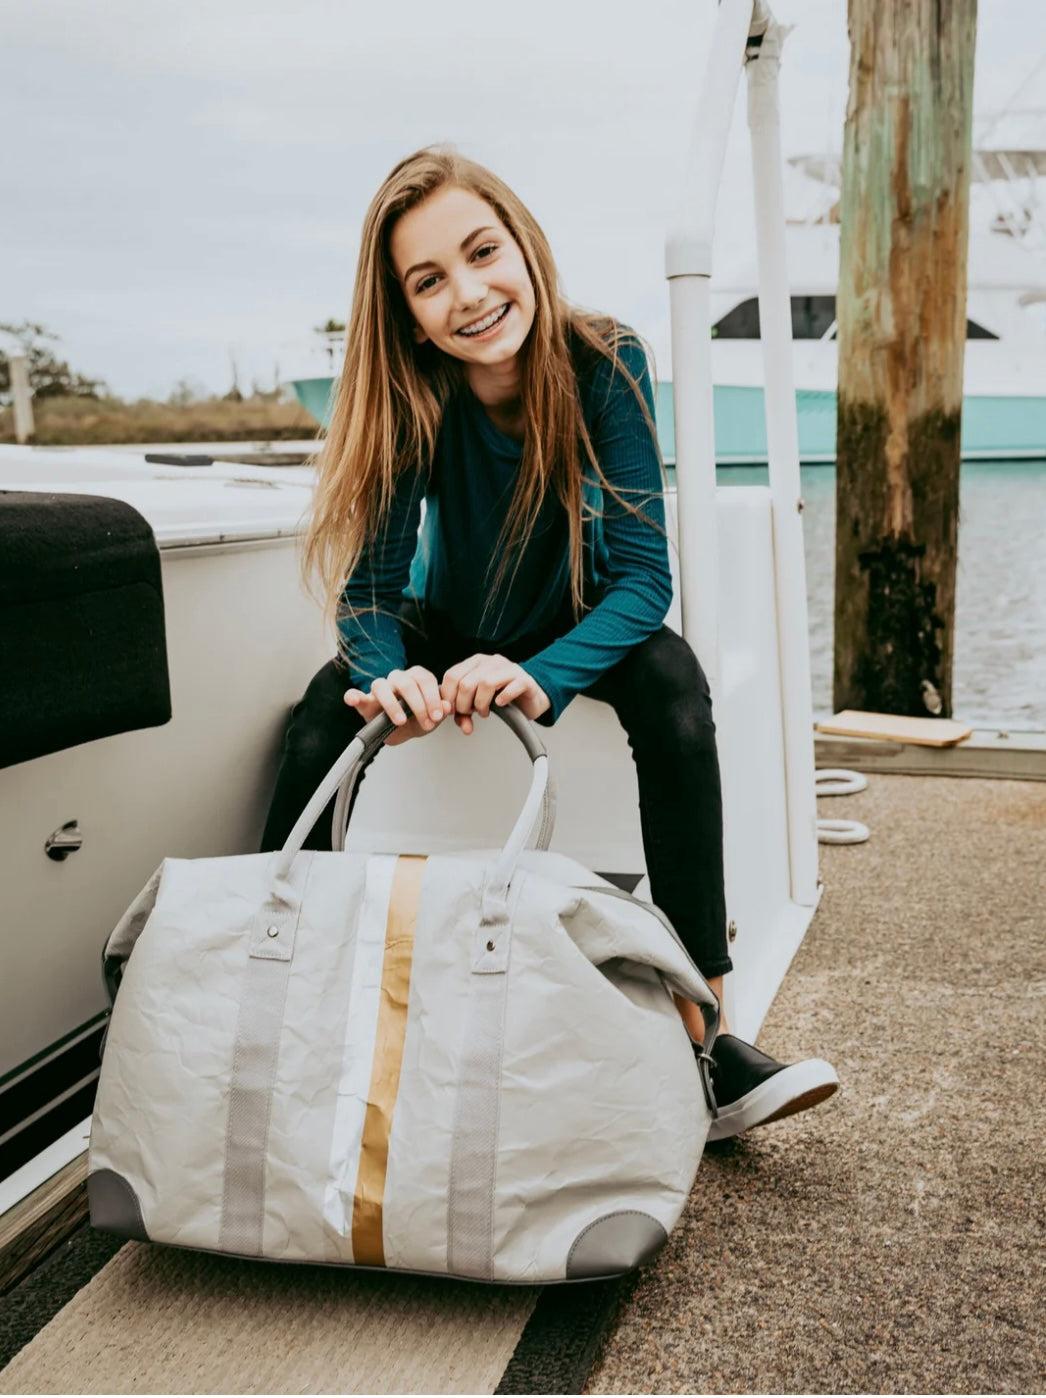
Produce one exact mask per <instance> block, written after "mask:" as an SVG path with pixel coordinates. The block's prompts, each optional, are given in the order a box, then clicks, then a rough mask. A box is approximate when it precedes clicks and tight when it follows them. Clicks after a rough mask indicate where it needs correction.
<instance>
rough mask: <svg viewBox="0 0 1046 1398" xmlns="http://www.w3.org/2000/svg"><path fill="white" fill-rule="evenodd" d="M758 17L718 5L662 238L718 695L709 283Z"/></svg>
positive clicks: (697, 613)
mask: <svg viewBox="0 0 1046 1398" xmlns="http://www.w3.org/2000/svg"><path fill="white" fill-rule="evenodd" d="M751 19H752V0H721V3H720V5H719V8H718V11H717V15H716V24H715V29H714V31H713V35H712V43H711V47H710V50H709V55H708V64H707V67H706V70H705V77H704V81H703V83H702V85H701V94H700V97H699V99H698V106H697V114H696V116H695V118H694V126H693V136H692V138H691V142H690V150H689V153H688V156H687V160H686V168H685V171H684V174H683V188H682V198H681V200H680V203H679V207H678V210H677V213H676V216H675V219H674V221H673V223H672V225H671V227H670V229H669V232H668V236H667V238H666V239H665V276H666V277H667V278H668V285H669V297H670V303H671V317H672V388H673V398H674V405H675V436H676V506H677V519H678V529H679V589H680V604H681V607H682V613H683V635H684V636H685V637H686V639H687V641H688V642H689V643H690V646H691V648H692V649H693V651H694V653H695V654H696V655H697V656H698V658H699V660H700V661H701V664H702V666H703V668H704V671H705V673H706V675H707V676H708V680H709V684H710V686H711V690H712V700H713V703H715V702H716V700H717V699H718V698H719V692H720V658H719V570H718V552H719V550H718V545H717V538H716V481H715V432H714V423H713V410H712V357H711V356H712V344H711V316H710V304H711V303H710V298H709V278H710V277H711V275H712V234H713V229H714V225H715V202H716V196H717V194H718V191H719V182H720V179H721V176H722V171H723V161H724V159H725V157H726V145H727V139H728V137H729V134H730V123H731V118H732V116H733V110H734V102H735V99H736V96H737V89H738V85H739V83H740V80H741V70H742V66H743V60H744V51H745V43H746V41H747V38H748V31H749V26H750V24H751Z"/></svg>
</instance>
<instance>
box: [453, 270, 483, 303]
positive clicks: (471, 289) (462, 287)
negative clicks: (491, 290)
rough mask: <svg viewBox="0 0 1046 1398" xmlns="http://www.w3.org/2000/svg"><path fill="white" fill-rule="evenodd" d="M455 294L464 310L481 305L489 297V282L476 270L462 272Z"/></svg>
mask: <svg viewBox="0 0 1046 1398" xmlns="http://www.w3.org/2000/svg"><path fill="white" fill-rule="evenodd" d="M454 292H455V295H456V297H457V301H458V305H459V306H460V307H461V309H462V310H466V311H467V310H468V309H469V308H470V307H471V306H481V305H482V304H483V302H484V301H485V300H486V298H487V284H486V282H485V281H483V280H482V279H481V278H480V277H478V276H476V274H475V273H474V272H462V273H461V274H460V275H459V277H458V280H457V283H456V284H455V288H454Z"/></svg>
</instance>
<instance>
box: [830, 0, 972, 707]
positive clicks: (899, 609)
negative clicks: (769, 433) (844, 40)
mask: <svg viewBox="0 0 1046 1398" xmlns="http://www.w3.org/2000/svg"><path fill="white" fill-rule="evenodd" d="M976 19H977V5H976V0H849V33H850V92H849V102H848V106H847V112H846V128H845V134H844V142H843V188H842V198H841V213H840V222H841V229H840V234H841V237H840V267H839V292H838V302H837V314H838V321H839V392H838V421H837V445H836V509H837V514H836V553H835V559H836V573H835V673H834V703H835V707H836V709H844V708H852V709H867V710H874V711H877V712H883V713H899V714H926V713H927V712H937V713H943V714H944V715H948V714H950V713H951V690H952V661H953V636H954V618H955V575H956V552H957V543H958V522H959V460H960V457H959V445H960V440H959V439H960V427H961V419H962V374H963V355H964V351H965V342H966V252H967V242H968V233H969V184H970V136H971V127H972V120H973V57H974V39H975V35H976ZM938 696H939V698H938Z"/></svg>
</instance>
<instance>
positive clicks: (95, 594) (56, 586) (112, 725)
mask: <svg viewBox="0 0 1046 1398" xmlns="http://www.w3.org/2000/svg"><path fill="white" fill-rule="evenodd" d="M170 717H171V691H170V681H169V677H168V672H167V638H166V634H165V631H164V612H163V583H162V580H161V576H160V552H159V549H158V548H157V546H156V539H155V537H154V535H153V531H152V529H151V528H150V526H149V522H148V521H147V520H146V519H145V518H143V516H142V515H140V514H139V513H138V511H137V510H135V509H133V508H132V507H131V506H130V505H128V504H125V503H124V501H122V500H111V499H109V498H108V497H107V496H102V495H63V494H58V493H52V492H45V491H17V490H6V491H0V767H10V766H12V765H13V764H14V763H16V762H27V761H29V759H30V758H33V757H41V756H43V755H44V754H45V753H49V752H58V751H60V750H61V749H63V748H71V747H75V746H76V745H77V744H78V743H87V742H91V741H92V740H93V739H95V738H107V737H109V736H110V735H111V734H113V733H125V732H129V731H130V730H131V729H134V728H152V727H155V726H157V725H158V724H162V723H166V722H167V721H168V720H169V719H170Z"/></svg>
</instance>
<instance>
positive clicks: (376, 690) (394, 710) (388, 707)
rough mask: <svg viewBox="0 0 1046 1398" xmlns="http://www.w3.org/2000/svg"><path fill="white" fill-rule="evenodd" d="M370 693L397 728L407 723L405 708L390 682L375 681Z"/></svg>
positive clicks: (385, 680)
mask: <svg viewBox="0 0 1046 1398" xmlns="http://www.w3.org/2000/svg"><path fill="white" fill-rule="evenodd" d="M370 692H371V695H372V696H373V698H375V699H377V701H378V703H379V704H380V705H381V707H382V708H383V709H384V710H385V712H386V713H387V714H388V716H389V718H391V719H392V721H393V723H395V724H396V725H397V727H402V725H403V724H405V723H406V722H407V715H406V714H405V713H404V711H403V706H402V705H401V704H400V701H399V699H398V698H397V697H396V693H395V690H394V689H393V687H392V685H391V683H390V682H389V680H387V679H379V680H375V681H374V683H373V684H372V685H371V687H370Z"/></svg>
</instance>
